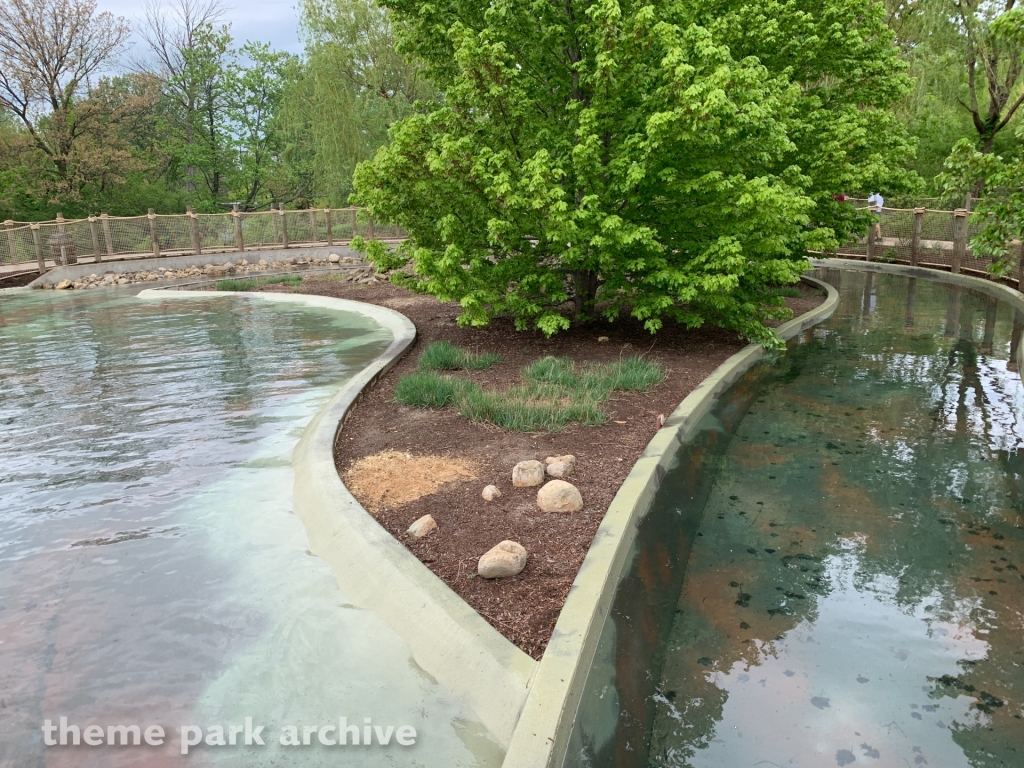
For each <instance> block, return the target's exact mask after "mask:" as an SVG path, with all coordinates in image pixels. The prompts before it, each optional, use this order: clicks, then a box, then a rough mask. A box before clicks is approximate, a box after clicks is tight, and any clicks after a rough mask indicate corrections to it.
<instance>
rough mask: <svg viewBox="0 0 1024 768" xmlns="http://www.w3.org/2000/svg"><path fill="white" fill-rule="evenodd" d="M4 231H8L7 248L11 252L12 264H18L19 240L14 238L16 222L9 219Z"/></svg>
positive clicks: (5, 223)
mask: <svg viewBox="0 0 1024 768" xmlns="http://www.w3.org/2000/svg"><path fill="white" fill-rule="evenodd" d="M4 229H6V230H7V248H8V249H9V250H10V252H11V264H17V263H18V239H17V238H16V237H15V236H14V222H13V221H11V220H10V219H8V220H7V221H5V222H4Z"/></svg>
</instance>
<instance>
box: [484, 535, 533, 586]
mask: <svg viewBox="0 0 1024 768" xmlns="http://www.w3.org/2000/svg"><path fill="white" fill-rule="evenodd" d="M526 558H527V555H526V548H525V547H524V546H523V545H522V544H520V543H519V542H518V541H503V542H501V543H500V544H497V545H496V546H494V547H491V549H489V550H487V551H486V552H484V554H483V555H482V556H481V557H480V562H478V563H477V565H476V572H477V574H479V575H480V576H482V577H483V578H485V579H507V578H509V577H511V576H516V575H518V574H519V573H521V572H522V570H523V568H525V567H526Z"/></svg>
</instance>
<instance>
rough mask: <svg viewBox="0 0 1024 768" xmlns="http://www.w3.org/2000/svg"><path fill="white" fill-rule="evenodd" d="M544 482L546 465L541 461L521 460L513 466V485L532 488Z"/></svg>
mask: <svg viewBox="0 0 1024 768" xmlns="http://www.w3.org/2000/svg"><path fill="white" fill-rule="evenodd" d="M543 482H544V465H543V464H541V463H540V462H539V461H520V462H519V463H518V464H516V465H515V466H514V467H512V485H514V486H515V487H516V488H530V487H531V486H534V485H540V484H541V483H543Z"/></svg>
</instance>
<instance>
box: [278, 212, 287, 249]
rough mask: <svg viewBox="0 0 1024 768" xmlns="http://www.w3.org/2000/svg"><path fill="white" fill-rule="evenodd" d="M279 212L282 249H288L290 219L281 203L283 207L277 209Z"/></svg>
mask: <svg viewBox="0 0 1024 768" xmlns="http://www.w3.org/2000/svg"><path fill="white" fill-rule="evenodd" d="M277 212H278V213H279V214H280V215H281V247H282V248H287V247H288V217H287V216H286V215H285V212H284V203H281V207H280V208H278V209H277Z"/></svg>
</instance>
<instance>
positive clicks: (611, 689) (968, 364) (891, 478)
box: [567, 272, 1024, 768]
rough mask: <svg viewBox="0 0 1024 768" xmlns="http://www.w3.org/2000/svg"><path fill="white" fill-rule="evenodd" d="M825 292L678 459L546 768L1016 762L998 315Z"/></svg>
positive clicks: (901, 284)
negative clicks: (776, 354)
mask: <svg viewBox="0 0 1024 768" xmlns="http://www.w3.org/2000/svg"><path fill="white" fill-rule="evenodd" d="M826 278H827V279H829V281H830V282H833V284H835V285H836V286H837V287H838V288H839V289H840V294H841V299H842V301H841V304H840V307H839V309H838V311H837V312H836V314H835V315H834V317H833V318H832V319H831V320H829V321H827V322H826V323H825V324H823V325H822V326H819V327H817V328H815V329H813V330H812V331H810V332H808V333H807V334H805V336H803V337H802V338H801V339H799V340H798V341H797V342H796V343H794V344H792V345H791V347H790V350H789V352H788V353H787V355H785V356H784V357H782V358H781V359H779V360H778V361H776V362H775V363H773V364H770V365H764V366H760V367H759V368H758V369H757V370H755V371H753V372H751V373H750V374H749V375H748V376H747V377H746V379H745V381H743V382H741V383H740V384H739V385H737V387H736V388H735V389H734V391H733V392H732V393H730V395H729V396H727V397H726V398H725V400H724V401H723V403H722V404H720V406H719V407H718V409H717V411H716V413H715V414H714V415H713V416H712V417H710V419H709V420H708V421H707V423H705V424H704V429H703V430H702V432H701V434H700V435H698V437H697V439H696V442H695V445H692V446H690V447H687V448H684V449H683V450H682V451H681V453H680V457H679V458H680V463H679V466H678V467H677V468H676V470H674V472H673V473H671V475H670V477H669V478H668V482H667V483H666V486H665V487H664V488H663V492H662V493H661V494H660V495H659V498H658V500H657V502H656V504H655V508H654V509H653V510H652V511H651V513H650V515H649V519H648V521H645V526H646V527H647V528H648V529H649V531H653V532H654V533H650V532H649V533H648V535H646V536H641V545H640V549H639V550H638V552H637V553H636V562H635V564H634V570H633V573H632V574H631V575H630V577H629V578H627V579H626V581H625V582H624V584H623V586H622V587H620V592H619V596H618V598H617V603H616V611H615V613H614V616H613V621H612V622H610V623H609V627H608V628H606V632H605V637H604V641H603V649H602V658H601V659H599V661H598V664H596V665H595V670H594V672H593V673H592V679H591V681H590V685H589V689H588V694H587V696H588V700H587V701H585V702H584V705H583V706H582V707H581V712H580V718H579V720H578V722H577V727H576V732H575V733H574V740H573V744H572V750H571V752H570V756H569V760H568V761H567V764H568V765H580V766H583V765H588V766H589V765H615V766H619V767H622V768H624V767H625V766H645V765H646V766H652V767H653V766H657V767H658V768H661V767H662V766H665V767H668V766H673V767H676V766H678V767H680V768H682V767H683V766H686V767H687V768H691V767H692V768H740V767H741V766H786V767H787V768H788V767H789V766H793V767H796V766H801V767H807V768H813V767H818V766H821V767H824V766H833V765H838V766H847V765H871V766H878V767H879V768H881V767H882V766H915V767H916V766H924V765H927V766H933V767H934V766H939V767H941V768H967V767H968V766H971V767H973V768H982V767H984V768H996V767H997V766H998V767H1000V768H1002V767H1004V766H1005V767H1007V768H1020V767H1021V766H1024V720H1022V716H1024V530H1022V524H1024V518H1022V514H1021V513H1022V510H1024V498H1022V491H1024V485H1022V483H1024V452H1022V446H1024V387H1022V385H1021V380H1020V376H1019V372H1018V371H1017V370H1016V366H1015V365H1014V364H1013V363H1012V362H1010V361H1011V360H1012V359H1013V357H1014V355H1013V354H1012V353H1011V349H1012V348H1013V349H1014V351H1015V347H1016V342H1017V340H1018V339H1019V336H1020V329H1021V325H1022V323H1021V318H1019V317H1018V318H1016V319H1017V323H1016V325H1015V317H1014V312H1013V311H1012V310H1011V309H1010V308H1009V307H1007V306H1005V305H1002V304H999V303H998V302H996V300H995V299H992V298H990V297H989V296H987V295H984V294H981V293H975V292H972V291H967V290H958V289H955V288H951V287H949V286H946V285H943V284H941V283H935V282H931V281H925V280H917V281H909V280H907V279H905V278H901V277H893V276H868V275H866V274H864V273H855V272H847V273H842V274H840V273H838V272H831V273H829V274H828V275H827V276H826ZM691 499H692V500H691ZM671 521H674V522H671ZM673 526H674V527H673ZM674 537H677V538H674ZM684 564H685V568H684V567H683V566H684ZM659 569H660V571H661V572H663V574H662V575H661V576H659ZM670 571H671V573H670ZM684 572H685V577H683V576H682V574H683V573H684ZM673 574H675V575H676V578H673ZM680 578H681V579H682V584H681V586H680V585H679V583H678V579H680Z"/></svg>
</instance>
